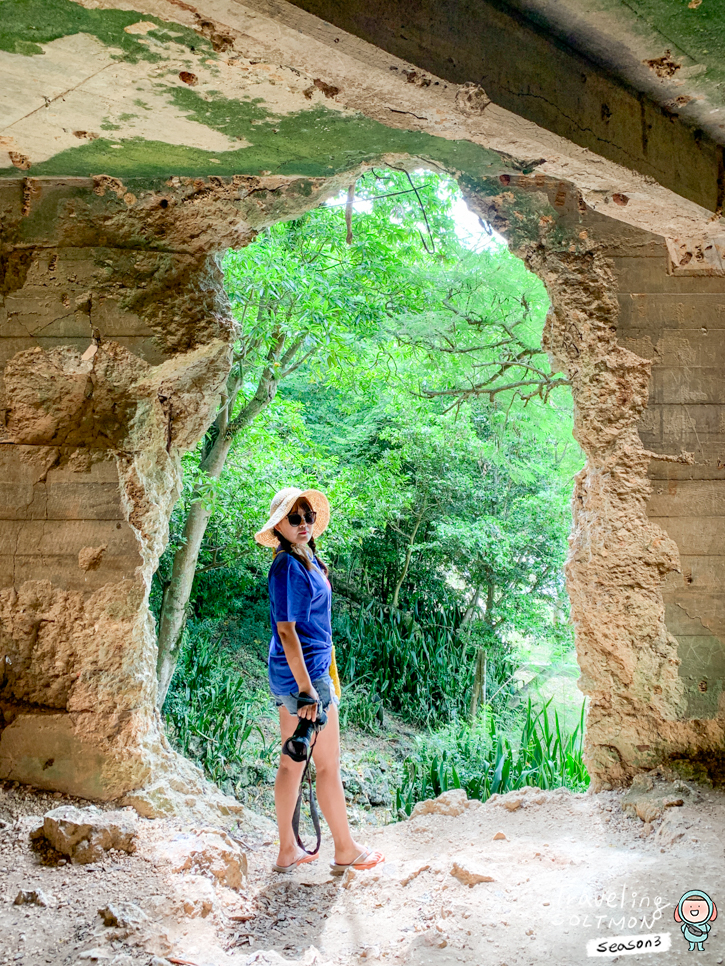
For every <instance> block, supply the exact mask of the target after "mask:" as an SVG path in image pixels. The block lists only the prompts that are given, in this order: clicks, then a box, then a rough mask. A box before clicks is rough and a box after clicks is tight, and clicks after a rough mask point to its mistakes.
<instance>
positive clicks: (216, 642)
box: [164, 621, 275, 785]
mask: <svg viewBox="0 0 725 966" xmlns="http://www.w3.org/2000/svg"><path fill="white" fill-rule="evenodd" d="M218 628H219V623H218V622H216V621H201V622H198V623H195V624H191V623H190V625H189V630H188V633H187V639H186V641H185V644H184V647H183V648H182V651H181V655H180V657H179V663H178V665H177V668H176V673H175V675H174V679H173V681H172V682H171V687H170V688H169V693H168V695H167V698H166V702H165V704H164V714H165V717H166V723H167V727H168V729H169V737H170V739H171V741H172V743H173V744H174V745H175V746H176V748H177V749H178V750H179V751H180V752H181V753H182V754H184V755H187V756H188V757H189V758H192V759H194V760H195V761H196V762H197V763H198V764H200V765H201V766H202V768H203V769H204V771H205V772H206V774H207V775H208V776H209V778H211V779H212V781H215V782H216V783H217V784H220V785H222V784H226V783H228V782H229V783H232V784H234V783H235V782H236V781H238V780H239V778H240V775H241V772H242V770H243V769H244V768H245V766H247V765H249V764H250V763H251V762H252V761H254V760H256V759H259V758H265V757H266V758H270V756H271V754H272V753H273V751H274V750H275V748H274V745H273V744H270V743H268V742H267V740H266V738H265V734H264V731H263V730H262V728H261V727H260V726H259V721H260V719H261V717H262V716H263V715H264V714H265V713H268V705H269V698H268V696H267V695H264V694H261V693H257V694H255V693H250V690H249V685H248V682H247V680H246V678H245V677H244V675H242V673H241V672H240V671H239V670H238V668H237V667H236V666H235V664H234V661H233V659H232V657H231V655H230V654H229V653H228V651H227V650H226V648H225V647H224V646H223V645H222V643H221V635H220V633H219V630H218Z"/></svg>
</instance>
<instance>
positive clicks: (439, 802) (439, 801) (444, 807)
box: [410, 788, 468, 818]
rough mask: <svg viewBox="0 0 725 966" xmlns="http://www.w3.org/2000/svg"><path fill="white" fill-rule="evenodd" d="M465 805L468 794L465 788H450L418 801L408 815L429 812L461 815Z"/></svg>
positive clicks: (415, 815) (466, 805)
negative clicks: (435, 796)
mask: <svg viewBox="0 0 725 966" xmlns="http://www.w3.org/2000/svg"><path fill="white" fill-rule="evenodd" d="M467 807H468V796H467V795H466V790H465V788H452V789H450V791H447V792H443V794H442V795H439V796H438V798H427V799H426V800H425V801H424V802H418V803H417V804H416V806H415V808H414V809H413V812H412V814H411V816H410V817H411V818H417V817H418V816H419V815H429V814H435V815H462V814H463V812H464V811H465V810H466V808H467Z"/></svg>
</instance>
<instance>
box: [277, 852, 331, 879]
mask: <svg viewBox="0 0 725 966" xmlns="http://www.w3.org/2000/svg"><path fill="white" fill-rule="evenodd" d="M319 857H320V855H319V853H315V855H301V856H300V857H299V859H296V860H295V861H294V862H293V863H292V865H277V863H276V862H275V863H274V865H273V866H272V869H273V870H274V871H275V872H279V873H280V875H288V874H289V873H290V872H294V870H295V869H296V868H297V866H298V865H304V864H305V862H314V861H315V860H316V859H319Z"/></svg>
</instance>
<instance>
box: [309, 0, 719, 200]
mask: <svg viewBox="0 0 725 966" xmlns="http://www.w3.org/2000/svg"><path fill="white" fill-rule="evenodd" d="M292 2H293V5H294V6H296V7H299V8H301V9H303V10H305V11H307V12H309V13H312V14H314V15H315V16H317V17H320V18H322V19H324V20H327V21H328V22H330V23H332V24H334V25H335V26H336V27H340V28H341V29H343V30H345V31H347V32H348V33H351V34H353V35H355V36H357V37H360V38H362V39H363V40H366V41H368V42H369V43H371V44H374V45H375V46H376V47H379V48H381V49H382V50H385V51H387V52H388V53H390V54H393V55H394V56H396V57H400V58H402V59H404V60H407V61H409V62H411V63H412V64H415V65H416V66H418V67H420V68H421V69H423V70H426V71H430V72H431V73H433V74H435V75H436V76H438V77H440V78H442V79H444V80H446V81H449V82H452V83H455V84H467V83H474V84H479V85H481V86H482V87H483V88H484V90H485V91H486V93H487V94H488V96H489V97H490V98H491V100H492V101H493V102H494V103H495V104H497V105H499V106H500V107H503V108H505V109H506V110H508V111H511V112H512V113H514V114H517V115H519V116H520V117H522V118H525V119H526V120H529V121H533V122H534V123H536V124H538V125H540V126H541V127H543V128H545V129H546V130H548V131H551V132H552V133H554V134H557V135H559V136H560V137H564V138H567V139H568V140H570V141H572V142H573V143H574V144H577V145H579V146H581V147H584V148H588V149H589V150H591V151H593V152H595V153H596V154H598V155H600V156H601V157H603V158H606V159H607V160H609V161H615V162H616V163H618V164H621V165H623V166H624V167H626V168H629V169H631V170H633V171H637V172H639V173H640V174H643V175H648V176H650V177H652V178H654V179H656V181H657V182H658V183H659V184H661V185H662V186H664V187H666V188H669V189H671V190H672V191H674V192H676V193H677V194H678V195H680V196H682V197H683V198H687V199H688V200H690V201H694V202H695V203H696V204H698V205H701V206H702V207H704V208H707V209H708V210H709V211H713V212H716V211H717V212H718V213H720V211H721V209H722V206H723V200H724V199H725V163H724V161H723V148H722V145H720V144H717V143H716V142H715V141H714V140H713V139H712V138H711V137H710V136H709V135H707V134H706V133H705V132H704V131H703V130H701V129H697V128H694V127H693V126H692V125H688V124H687V123H686V122H685V121H684V120H682V119H681V118H680V117H679V116H678V115H677V114H676V113H674V112H673V111H670V110H668V109H667V108H665V107H664V106H661V105H659V104H657V103H656V102H655V101H654V100H653V99H651V98H650V97H648V96H647V95H646V94H644V93H642V92H641V91H638V90H635V89H634V88H633V87H631V86H629V85H628V84H627V83H626V82H624V81H623V80H621V79H619V78H618V77H617V76H615V75H614V74H610V73H607V72H606V71H604V70H602V69H601V68H600V67H598V66H597V65H596V64H595V63H594V62H593V61H592V60H590V59H589V58H588V57H587V56H586V54H585V53H583V52H580V51H578V50H576V49H574V48H573V47H572V46H569V44H568V43H567V41H566V40H565V39H563V38H562V37H560V36H556V35H555V34H553V33H551V32H550V31H548V30H547V29H546V28H544V27H542V26H540V25H536V24H535V23H533V22H532V21H531V20H530V19H528V18H527V17H526V16H525V15H524V14H523V13H521V12H519V11H516V10H513V9H511V8H510V7H508V5H507V4H505V3H503V2H498V3H495V2H485V0H476V2H471V0H445V2H440V0H419V2H416V3H410V0H344V2H341V0H292ZM410 80H411V82H412V83H414V82H415V81H416V78H412V77H411V78H410Z"/></svg>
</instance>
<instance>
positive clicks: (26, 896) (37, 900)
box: [13, 889, 50, 909]
mask: <svg viewBox="0 0 725 966" xmlns="http://www.w3.org/2000/svg"><path fill="white" fill-rule="evenodd" d="M13 905H14V906H42V907H43V908H44V909H45V908H47V907H48V905H50V900H49V899H48V897H47V896H46V894H45V893H44V892H43V890H42V889H21V890H20V892H18V894H17V895H16V896H15V901H14V902H13Z"/></svg>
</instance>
